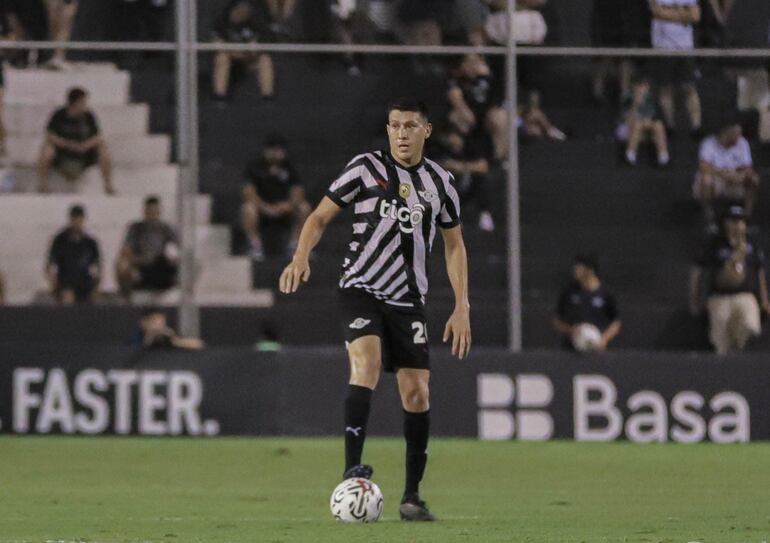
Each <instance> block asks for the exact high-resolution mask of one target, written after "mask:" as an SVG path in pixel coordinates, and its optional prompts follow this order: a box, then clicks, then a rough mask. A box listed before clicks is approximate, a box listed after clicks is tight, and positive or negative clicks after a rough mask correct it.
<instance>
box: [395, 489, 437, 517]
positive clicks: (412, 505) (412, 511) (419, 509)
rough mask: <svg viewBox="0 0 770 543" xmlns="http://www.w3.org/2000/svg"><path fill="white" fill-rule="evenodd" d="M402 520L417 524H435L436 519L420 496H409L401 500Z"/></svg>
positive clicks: (400, 512) (400, 511) (399, 510)
mask: <svg viewBox="0 0 770 543" xmlns="http://www.w3.org/2000/svg"><path fill="white" fill-rule="evenodd" d="M398 512H399V514H400V515H401V520H406V521H416V522H433V521H435V520H436V517H435V516H434V515H433V513H431V512H430V510H429V509H428V506H427V504H426V503H425V502H424V501H422V500H421V499H420V496H419V494H409V495H406V496H404V499H403V500H401V507H399V509H398Z"/></svg>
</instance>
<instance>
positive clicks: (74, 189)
mask: <svg viewBox="0 0 770 543" xmlns="http://www.w3.org/2000/svg"><path fill="white" fill-rule="evenodd" d="M13 175H14V178H15V182H14V192H36V191H37V186H38V175H37V171H36V170H35V169H34V168H30V167H24V168H15V169H14V171H13ZM112 175H113V180H112V182H113V185H114V187H115V191H116V192H117V193H118V195H120V196H146V195H148V194H156V195H158V196H159V197H160V198H161V199H162V200H163V201H165V202H168V203H171V202H174V201H175V198H176V194H177V184H178V180H177V178H178V176H179V168H178V167H177V166H176V165H175V164H164V165H155V166H136V167H131V166H120V165H119V166H116V167H115V168H113V171H112ZM50 189H51V192H53V193H75V194H94V195H99V194H103V193H104V184H103V182H102V176H101V172H99V168H89V169H88V170H86V171H85V172H84V173H83V175H82V177H81V179H80V180H78V181H77V182H75V183H73V182H71V181H67V180H66V179H65V178H64V177H62V176H61V175H59V174H58V173H57V172H55V171H53V172H52V173H51V179H50Z"/></svg>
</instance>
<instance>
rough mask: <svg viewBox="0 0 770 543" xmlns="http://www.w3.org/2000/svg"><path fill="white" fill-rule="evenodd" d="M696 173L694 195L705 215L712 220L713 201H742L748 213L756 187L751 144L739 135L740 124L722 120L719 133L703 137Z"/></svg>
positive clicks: (750, 209)
mask: <svg viewBox="0 0 770 543" xmlns="http://www.w3.org/2000/svg"><path fill="white" fill-rule="evenodd" d="M698 161H699V164H698V173H697V174H696V176H695V183H694V185H693V195H694V196H695V198H696V199H697V200H699V201H700V202H701V204H702V205H703V209H704V212H705V213H706V218H707V219H708V220H709V221H713V219H714V217H715V216H716V215H715V209H714V204H715V203H727V204H728V205H734V204H738V205H742V206H744V208H745V211H746V214H747V215H751V211H752V209H753V207H754V203H755V202H756V197H757V189H758V188H759V175H757V172H756V171H754V167H753V161H752V159H751V147H750V146H749V142H748V141H747V140H746V138H744V137H743V135H742V129H741V125H740V124H739V123H738V122H736V121H733V120H730V121H728V122H725V123H723V125H722V127H721V129H720V130H719V133H718V134H716V135H712V136H709V137H707V138H705V139H704V140H703V142H702V143H701V146H700V151H699V153H698Z"/></svg>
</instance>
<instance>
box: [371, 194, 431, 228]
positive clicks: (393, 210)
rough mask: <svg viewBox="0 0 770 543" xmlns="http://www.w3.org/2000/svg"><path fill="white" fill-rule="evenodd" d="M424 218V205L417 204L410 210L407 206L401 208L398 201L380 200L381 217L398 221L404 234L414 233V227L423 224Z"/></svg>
mask: <svg viewBox="0 0 770 543" xmlns="http://www.w3.org/2000/svg"><path fill="white" fill-rule="evenodd" d="M424 216H425V206H424V205H422V204H415V206H414V207H413V208H411V209H409V208H408V207H406V206H402V207H399V206H398V202H397V201H396V200H392V201H390V202H388V201H387V200H380V217H382V218H383V219H393V220H394V221H398V226H399V228H400V229H401V231H402V232H403V233H404V234H411V233H412V232H414V227H415V226H417V225H418V224H420V223H421V222H422V218H423V217H424Z"/></svg>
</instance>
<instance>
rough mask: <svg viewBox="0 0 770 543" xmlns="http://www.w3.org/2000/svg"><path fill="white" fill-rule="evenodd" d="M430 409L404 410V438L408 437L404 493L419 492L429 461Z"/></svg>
mask: <svg viewBox="0 0 770 543" xmlns="http://www.w3.org/2000/svg"><path fill="white" fill-rule="evenodd" d="M429 432H430V411H425V412H423V413H410V412H408V411H404V438H405V439H406V487H405V488H404V495H409V494H417V493H418V492H419V490H420V481H422V476H423V473H425V464H426V462H427V461H428V451H427V449H428V434H429Z"/></svg>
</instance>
